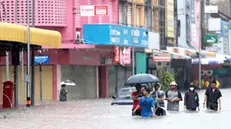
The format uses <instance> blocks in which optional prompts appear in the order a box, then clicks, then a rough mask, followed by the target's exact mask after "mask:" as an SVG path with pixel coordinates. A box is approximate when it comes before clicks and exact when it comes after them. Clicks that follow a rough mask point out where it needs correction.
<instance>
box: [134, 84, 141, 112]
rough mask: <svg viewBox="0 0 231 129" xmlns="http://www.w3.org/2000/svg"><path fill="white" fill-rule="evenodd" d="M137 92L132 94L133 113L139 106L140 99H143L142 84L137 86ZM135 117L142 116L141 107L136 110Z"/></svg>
mask: <svg viewBox="0 0 231 129" xmlns="http://www.w3.org/2000/svg"><path fill="white" fill-rule="evenodd" d="M135 87H136V92H132V100H133V101H134V102H133V108H132V111H134V109H135V108H136V107H137V106H138V105H139V102H140V98H141V97H142V91H141V87H142V86H141V84H136V85H135ZM132 115H133V116H136V115H138V116H140V115H141V107H140V108H138V109H137V110H136V112H134V113H132Z"/></svg>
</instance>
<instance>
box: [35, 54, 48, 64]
mask: <svg viewBox="0 0 231 129" xmlns="http://www.w3.org/2000/svg"><path fill="white" fill-rule="evenodd" d="M34 62H35V63H36V64H49V63H50V57H49V56H35V57H34Z"/></svg>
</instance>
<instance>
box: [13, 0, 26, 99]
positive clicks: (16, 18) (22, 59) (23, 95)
mask: <svg viewBox="0 0 231 129" xmlns="http://www.w3.org/2000/svg"><path fill="white" fill-rule="evenodd" d="M19 16H20V15H19ZM21 22H22V19H21V17H19V24H22V23H21ZM15 23H18V0H15ZM23 51H24V49H23V47H22V49H21V67H22V68H21V69H22V91H21V93H22V98H21V99H22V102H23V103H24V100H25V93H24V90H25V89H24V87H25V86H24V81H25V80H24V52H23Z"/></svg>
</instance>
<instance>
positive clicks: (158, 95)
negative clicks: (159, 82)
mask: <svg viewBox="0 0 231 129" xmlns="http://www.w3.org/2000/svg"><path fill="white" fill-rule="evenodd" d="M151 96H152V98H153V99H154V101H155V102H156V104H157V105H158V106H160V107H164V106H165V105H164V100H159V101H157V98H162V97H164V91H162V90H158V91H154V92H152V94H151Z"/></svg>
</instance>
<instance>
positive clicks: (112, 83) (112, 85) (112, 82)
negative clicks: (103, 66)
mask: <svg viewBox="0 0 231 129" xmlns="http://www.w3.org/2000/svg"><path fill="white" fill-rule="evenodd" d="M115 91H116V67H115V66H110V67H108V96H109V97H111V96H114V95H115Z"/></svg>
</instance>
